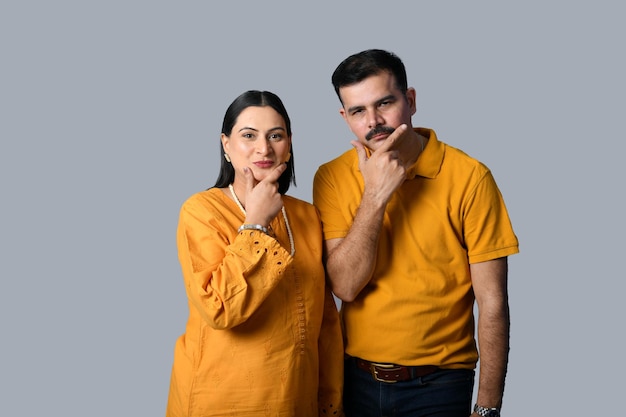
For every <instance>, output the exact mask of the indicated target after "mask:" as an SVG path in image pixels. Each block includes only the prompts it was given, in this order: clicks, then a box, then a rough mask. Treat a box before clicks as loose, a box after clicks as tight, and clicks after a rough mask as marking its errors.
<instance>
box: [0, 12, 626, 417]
mask: <svg viewBox="0 0 626 417" xmlns="http://www.w3.org/2000/svg"><path fill="white" fill-rule="evenodd" d="M623 17H624V10H623V6H621V5H620V3H619V2H617V1H615V2H610V1H596V2H582V1H525V2H496V1H489V2H483V1H478V2H464V1H458V2H454V1H453V2H422V1H389V2H373V1H358V2H356V1H345V2H335V3H334V4H333V5H332V6H325V5H321V4H317V2H310V3H307V4H299V3H297V2H252V1H250V2H237V1H233V2H209V1H205V2H200V1H189V2H164V1H151V2H148V1H144V2H141V1H123V2H122V1H108V2H79V1H75V2H67V1H56V2H43V1H41V2H36V1H32V2H3V3H2V5H0V48H1V49H0V55H1V58H0V59H1V64H0V138H1V142H0V195H1V196H2V204H1V206H0V207H1V210H2V212H1V216H0V245H1V246H0V249H1V250H0V254H1V262H0V278H1V280H0V323H1V340H2V341H1V343H0V384H1V385H0V398H1V400H0V404H1V408H2V410H3V411H2V414H3V415H7V416H36V415H49V414H54V415H65V416H111V415H116V416H158V415H163V414H164V408H165V402H166V397H167V389H168V384H169V373H170V367H171V361H172V350H173V346H174V342H175V339H176V338H177V337H178V336H179V335H180V333H181V332H182V331H183V328H184V323H185V320H186V315H187V305H186V299H185V294H184V290H183V285H182V278H181V276H180V270H179V265H178V261H177V255H176V246H175V228H176V223H177V216H178V209H179V207H180V204H181V203H182V202H183V201H184V199H186V198H187V197H188V196H189V195H191V194H192V193H194V192H197V191H199V190H202V189H204V188H206V187H208V186H210V185H212V184H213V182H214V180H215V178H216V175H217V170H218V165H217V164H218V154H217V151H218V149H219V145H218V143H219V142H218V139H219V131H220V127H221V120H222V117H223V114H224V111H225V109H226V106H227V105H228V104H229V103H230V102H231V101H232V99H234V97H236V96H237V95H238V94H239V93H241V92H243V91H244V90H247V89H267V90H271V91H274V92H275V93H277V94H279V95H280V96H281V97H282V98H283V100H284V102H285V104H286V106H287V108H288V110H289V111H290V114H291V117H292V119H293V120H292V121H293V126H294V147H295V158H296V163H297V179H298V187H297V188H295V189H293V190H292V194H293V195H295V196H297V197H300V198H302V199H305V200H308V201H310V200H311V181H312V177H313V174H314V172H315V170H316V168H317V166H318V165H319V164H321V163H322V162H325V161H327V160H329V159H331V158H332V157H334V156H336V155H337V154H339V153H340V152H342V151H343V150H345V149H348V148H349V147H350V144H349V140H350V139H351V134H350V132H349V130H348V129H347V127H346V126H345V124H344V122H343V121H342V120H341V118H340V116H339V114H338V112H337V110H338V108H339V103H338V101H337V99H336V97H335V95H334V92H333V90H332V87H331V84H330V74H331V73H332V71H333V70H334V68H335V66H336V65H337V64H338V63H339V62H340V61H341V60H342V59H343V58H345V57H346V56H348V55H349V54H352V53H354V52H357V51H360V50H362V49H366V48H371V47H376V48H384V49H389V50H392V51H394V52H396V53H397V54H398V55H399V56H400V57H401V58H403V60H404V61H405V64H406V66H407V68H408V75H409V84H410V85H412V86H414V87H415V88H416V90H417V95H418V112H417V114H416V115H415V117H414V124H416V125H422V126H428V127H432V128H434V129H436V131H437V133H438V135H439V137H440V139H441V140H443V141H446V142H448V143H449V144H451V145H453V146H456V147H459V148H461V149H463V150H465V151H466V152H467V153H469V154H470V155H472V156H475V157H476V158H478V159H480V160H482V161H483V162H485V163H486V164H487V165H488V166H489V167H490V168H491V169H492V170H493V172H494V175H495V177H496V180H497V182H498V184H499V186H500V188H501V190H502V193H503V194H504V197H505V199H506V201H507V205H508V208H509V211H510V215H511V217H512V220H513V223H514V226H515V229H516V232H517V234H518V237H519V239H520V242H521V253H520V254H519V255H516V256H513V257H512V258H511V259H510V293H511V309H512V320H513V324H512V326H513V327H512V350H511V359H510V368H509V377H508V381H507V391H506V394H505V403H504V407H505V408H504V410H505V414H504V415H507V416H511V417H512V416H522V415H528V414H533V415H553V414H555V413H556V415H583V414H589V413H594V414H599V413H602V412H610V413H611V414H612V415H615V412H616V411H618V410H621V409H622V408H623V407H620V404H621V401H620V400H621V398H620V396H621V395H622V391H623V383H622V382H621V378H620V377H621V375H622V374H623V373H624V371H625V370H626V369H625V367H624V363H623V361H622V360H621V359H622V358H623V352H624V342H623V336H622V333H623V324H622V321H623V318H624V313H625V309H624V301H623V300H622V297H621V288H622V284H621V282H620V281H623V279H624V275H625V274H624V269H623V257H624V255H623V253H624V249H625V246H626V245H625V244H624V234H625V232H626V228H625V222H624V212H625V210H624V208H625V207H624V203H623V197H624V186H623V180H624V178H625V175H624V168H623V162H622V159H623V149H624V145H623V142H624V139H625V137H624V131H623V119H624V109H625V102H624V97H625V96H626V95H625V93H626V88H625V83H624V73H626V68H625V67H626V65H625V63H624V52H623V49H624V45H623V43H624V36H625V35H626V33H625V30H624V25H623Z"/></svg>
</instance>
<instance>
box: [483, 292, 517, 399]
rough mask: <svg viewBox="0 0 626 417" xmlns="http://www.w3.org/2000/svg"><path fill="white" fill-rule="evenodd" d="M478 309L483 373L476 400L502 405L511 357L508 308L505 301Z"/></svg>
mask: <svg viewBox="0 0 626 417" xmlns="http://www.w3.org/2000/svg"><path fill="white" fill-rule="evenodd" d="M483 308H484V309H486V310H487V311H484V312H483V311H479V319H478V345H479V349H480V377H479V384H478V395H477V398H476V402H477V403H478V404H479V405H481V406H484V407H500V406H501V405H502V397H503V394H504V381H505V377H506V371H507V365H508V358H509V310H508V304H507V302H506V301H502V302H500V303H498V304H496V305H493V306H489V307H487V308H485V307H483Z"/></svg>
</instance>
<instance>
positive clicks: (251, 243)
mask: <svg viewBox="0 0 626 417" xmlns="http://www.w3.org/2000/svg"><path fill="white" fill-rule="evenodd" d="M211 209H212V206H210V205H208V204H206V202H205V201H203V200H201V199H199V198H196V199H190V200H188V201H187V202H186V203H185V204H184V205H183V207H182V209H181V213H180V219H179V225H178V234H177V244H178V254H179V261H180V264H181V268H182V272H183V278H184V280H185V286H186V291H187V295H188V297H189V300H190V302H191V304H192V305H193V306H195V308H197V309H198V311H199V313H200V315H201V316H202V318H203V319H204V320H205V321H206V322H207V323H208V325H209V326H210V327H213V328H215V329H228V328H232V327H234V326H237V325H238V324H241V323H242V322H245V321H246V320H247V319H248V318H249V317H250V316H251V315H252V314H253V313H254V312H255V311H256V310H257V309H258V308H259V306H260V305H261V304H262V303H263V301H264V300H265V299H266V298H267V296H268V294H269V293H270V292H271V291H272V289H273V288H274V287H275V286H276V285H277V284H278V282H279V281H280V280H281V278H282V276H283V272H284V271H285V269H286V267H287V266H288V264H289V263H290V262H291V261H292V258H291V257H290V256H289V253H288V252H287V251H286V250H285V249H284V248H283V247H282V246H281V245H280V244H279V243H278V241H276V240H275V239H274V238H272V237H270V236H267V235H265V234H264V233H261V232H258V231H254V230H252V231H251V230H247V231H243V232H241V233H237V232H236V229H237V224H238V223H239V224H240V223H241V221H238V220H237V219H229V218H227V217H225V216H224V215H222V214H221V213H220V212H218V211H213V210H211ZM231 240H232V241H231Z"/></svg>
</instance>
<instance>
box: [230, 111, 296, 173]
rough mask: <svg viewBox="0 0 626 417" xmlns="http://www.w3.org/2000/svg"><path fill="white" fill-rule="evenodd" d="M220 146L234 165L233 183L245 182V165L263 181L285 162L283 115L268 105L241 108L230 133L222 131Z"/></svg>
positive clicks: (286, 141) (288, 141)
mask: <svg viewBox="0 0 626 417" xmlns="http://www.w3.org/2000/svg"><path fill="white" fill-rule="evenodd" d="M222 146H223V147H224V151H225V152H226V153H227V154H228V156H229V157H230V160H231V163H232V165H233V168H234V169H235V183H237V182H241V183H242V184H245V177H244V176H243V168H244V167H248V168H250V170H251V171H252V174H253V175H254V178H255V179H256V180H257V181H262V180H263V179H264V178H265V177H266V176H267V174H269V173H270V172H271V171H272V170H274V169H275V168H276V167H277V166H278V165H280V164H281V163H283V162H286V161H287V159H288V156H289V149H290V148H291V137H289V136H287V127H286V125H285V120H284V119H283V117H282V116H281V115H280V114H279V113H278V112H277V111H276V110H274V109H273V108H272V107H270V106H262V107H260V106H251V107H247V108H246V109H245V110H243V111H242V112H241V113H240V114H239V117H237V121H236V122H235V125H234V126H233V129H232V131H231V132H230V136H226V135H224V134H222Z"/></svg>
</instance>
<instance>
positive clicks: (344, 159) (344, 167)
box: [318, 149, 358, 172]
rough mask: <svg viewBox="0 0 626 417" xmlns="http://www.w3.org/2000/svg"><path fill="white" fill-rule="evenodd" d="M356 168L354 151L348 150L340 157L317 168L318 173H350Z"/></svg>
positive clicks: (356, 161) (356, 160) (356, 162)
mask: <svg viewBox="0 0 626 417" xmlns="http://www.w3.org/2000/svg"><path fill="white" fill-rule="evenodd" d="M355 167H357V168H358V159H357V153H356V151H355V150H354V149H348V150H347V151H345V152H344V153H342V154H341V155H339V156H337V157H336V158H334V159H331V160H330V161H327V162H325V163H323V164H322V165H320V166H319V168H318V172H324V171H326V172H337V171H340V172H341V171H351V170H354V169H355Z"/></svg>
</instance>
